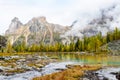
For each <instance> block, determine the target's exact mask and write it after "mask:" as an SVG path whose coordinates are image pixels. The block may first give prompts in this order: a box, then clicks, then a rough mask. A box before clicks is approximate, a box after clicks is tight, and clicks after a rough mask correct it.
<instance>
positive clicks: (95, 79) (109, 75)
mask: <svg viewBox="0 0 120 80" xmlns="http://www.w3.org/2000/svg"><path fill="white" fill-rule="evenodd" d="M80 80H120V68H115V67H112V68H104V69H100V70H98V71H86V72H85V75H84V76H83V77H82V78H80Z"/></svg>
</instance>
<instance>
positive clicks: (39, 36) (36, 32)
mask: <svg viewBox="0 0 120 80" xmlns="http://www.w3.org/2000/svg"><path fill="white" fill-rule="evenodd" d="M69 29H70V27H68V26H61V25H58V24H52V23H48V22H47V21H46V18H45V17H35V18H33V19H32V20H30V21H28V23H26V24H24V25H23V24H22V23H21V22H20V21H19V19H18V18H14V19H13V20H12V21H11V24H10V26H9V29H8V30H7V31H6V36H9V39H10V40H11V43H12V44H14V43H20V41H25V42H26V43H27V44H28V45H31V44H40V43H41V42H44V43H48V44H49V43H50V44H52V43H54V42H56V41H61V38H60V35H62V34H64V33H65V32H66V31H68V30H69Z"/></svg>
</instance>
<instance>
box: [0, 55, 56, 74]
mask: <svg viewBox="0 0 120 80" xmlns="http://www.w3.org/2000/svg"><path fill="white" fill-rule="evenodd" d="M56 61H57V59H54V58H50V57H47V56H40V55H38V54H37V55H35V54H34V55H31V54H30V55H29V54H28V55H19V56H18V55H16V56H2V57H0V75H4V76H10V75H14V74H18V73H25V72H27V71H33V70H34V71H38V72H40V71H41V68H42V67H44V66H45V65H47V64H49V63H51V62H56Z"/></svg>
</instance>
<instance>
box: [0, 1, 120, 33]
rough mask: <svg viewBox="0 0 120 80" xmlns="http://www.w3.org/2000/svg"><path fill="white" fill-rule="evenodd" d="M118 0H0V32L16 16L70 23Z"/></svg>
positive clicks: (95, 12) (92, 14) (22, 18)
mask: <svg viewBox="0 0 120 80" xmlns="http://www.w3.org/2000/svg"><path fill="white" fill-rule="evenodd" d="M118 2H119V0H0V34H3V33H4V32H5V30H6V29H8V27H9V24H10V22H11V20H12V19H13V18H14V17H18V18H19V20H20V21H21V22H22V23H24V24H25V23H27V22H28V21H29V20H30V19H31V18H33V17H39V16H46V18H47V20H48V22H51V23H56V24H61V25H71V24H72V22H73V21H74V20H76V19H78V18H80V17H82V16H83V15H84V16H85V15H86V16H95V15H97V14H98V12H99V10H100V9H101V8H105V7H108V6H110V5H111V4H115V3H118Z"/></svg>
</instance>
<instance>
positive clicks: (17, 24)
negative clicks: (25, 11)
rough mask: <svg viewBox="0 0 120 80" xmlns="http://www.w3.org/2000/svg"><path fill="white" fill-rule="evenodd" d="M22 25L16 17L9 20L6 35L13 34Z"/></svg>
mask: <svg viewBox="0 0 120 80" xmlns="http://www.w3.org/2000/svg"><path fill="white" fill-rule="evenodd" d="M22 25H23V24H22V23H21V22H20V21H19V19H18V18H17V17H14V18H13V19H12V20H11V24H10V25H9V29H8V30H7V31H6V34H7V33H8V34H9V33H14V31H15V30H17V29H18V28H20V27H21V26H22Z"/></svg>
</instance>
